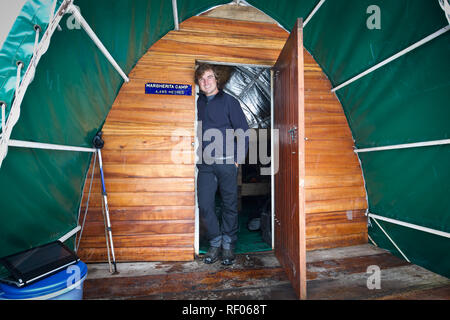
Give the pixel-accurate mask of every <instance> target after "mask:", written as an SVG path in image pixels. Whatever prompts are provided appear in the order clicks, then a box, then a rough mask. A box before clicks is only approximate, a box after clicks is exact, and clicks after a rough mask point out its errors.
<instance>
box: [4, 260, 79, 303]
mask: <svg viewBox="0 0 450 320" xmlns="http://www.w3.org/2000/svg"><path fill="white" fill-rule="evenodd" d="M86 276H87V266H86V264H85V263H84V262H82V261H78V263H76V264H73V265H70V266H68V267H67V268H65V269H63V270H61V271H58V272H57V273H55V274H53V275H51V276H49V277H46V278H44V279H42V280H40V281H37V282H34V283H32V284H30V285H27V286H24V287H21V288H19V287H16V286H15V285H8V284H4V283H0V299H2V300H5V299H6V300H27V299H33V300H81V299H83V283H84V280H85V279H86Z"/></svg>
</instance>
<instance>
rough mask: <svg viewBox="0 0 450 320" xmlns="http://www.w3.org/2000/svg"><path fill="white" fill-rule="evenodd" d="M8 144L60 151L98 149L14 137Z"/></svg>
mask: <svg viewBox="0 0 450 320" xmlns="http://www.w3.org/2000/svg"><path fill="white" fill-rule="evenodd" d="M8 146H10V147H19V148H34V149H46V150H60V151H80V152H95V151H96V149H94V148H85V147H72V146H65V145H59V144H50V143H40V142H32V141H21V140H13V139H10V140H9V141H8Z"/></svg>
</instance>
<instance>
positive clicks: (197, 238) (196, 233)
mask: <svg viewBox="0 0 450 320" xmlns="http://www.w3.org/2000/svg"><path fill="white" fill-rule="evenodd" d="M198 63H207V64H213V65H223V66H251V67H256V68H267V69H269V71H270V136H271V137H273V136H274V135H273V130H274V128H273V124H274V123H273V108H274V103H273V70H272V68H273V65H268V64H251V63H237V62H222V61H214V60H201V59H198V60H195V64H198ZM194 92H195V95H197V93H198V85H195V90H194ZM194 104H195V111H194V112H195V120H194V122H195V123H194V141H195V142H194V152H195V150H196V149H197V148H198V141H197V99H195V102H194ZM273 151H274V143H273V139H272V138H271V139H270V154H271V161H270V183H271V184H270V200H271V214H270V216H271V233H272V244H271V246H272V250H274V249H275V225H274V223H275V206H274V203H275V178H274V166H273V161H272V159H273V156H272V155H273V154H274V153H273ZM194 167H195V169H194V170H195V172H194V190H195V192H194V196H195V209H194V210H195V225H194V254H195V255H197V256H198V255H199V254H200V216H199V212H198V200H197V174H198V169H197V166H196V165H195V163H194Z"/></svg>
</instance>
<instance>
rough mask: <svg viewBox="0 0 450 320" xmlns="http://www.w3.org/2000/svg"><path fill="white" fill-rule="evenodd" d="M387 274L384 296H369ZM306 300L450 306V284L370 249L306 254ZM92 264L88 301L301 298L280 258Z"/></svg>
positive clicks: (378, 291)
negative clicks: (374, 269)
mask: <svg viewBox="0 0 450 320" xmlns="http://www.w3.org/2000/svg"><path fill="white" fill-rule="evenodd" d="M369 266H378V267H379V268H380V275H381V278H380V287H381V288H380V289H372V290H370V289H368V287H367V282H368V279H369V277H370V276H371V275H373V273H367V270H368V267H369ZM307 270H308V272H307V294H308V299H312V300H330V299H332V300H351V299H356V300H360V299H395V300H398V299H413V300H435V299H438V300H450V279H448V278H446V277H443V276H440V275H437V274H435V273H432V272H430V271H428V270H425V269H423V268H421V267H419V266H416V265H413V264H410V263H407V262H406V261H404V260H402V259H399V258H397V257H395V256H393V255H392V254H390V253H389V252H387V251H385V250H382V249H380V248H377V247H374V246H372V245H370V244H364V245H357V246H351V247H343V248H334V249H323V250H316V251H311V252H308V253H307ZM118 271H119V274H118V275H111V274H110V273H109V267H108V264H104V263H102V264H88V276H87V279H86V281H85V282H84V299H120V300H128V299H133V300H135V299H139V300H148V299H151V300H162V299H164V300H181V299H183V300H224V299H225V300H230V299H249V300H292V299H296V296H295V293H294V291H293V289H292V287H291V285H290V283H289V281H288V279H287V276H286V274H285V272H284V270H283V269H282V268H281V266H280V265H279V263H278V261H277V260H276V258H275V256H274V254H273V252H263V253H252V254H242V255H238V257H237V260H236V263H235V264H234V265H233V266H231V267H225V266H222V265H221V264H220V263H219V262H216V263H215V264H213V265H206V264H204V263H203V261H202V257H197V258H196V259H195V260H194V261H190V262H139V263H120V264H118Z"/></svg>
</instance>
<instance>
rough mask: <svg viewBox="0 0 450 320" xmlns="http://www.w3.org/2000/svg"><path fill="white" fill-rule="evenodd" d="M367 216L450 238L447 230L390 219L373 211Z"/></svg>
mask: <svg viewBox="0 0 450 320" xmlns="http://www.w3.org/2000/svg"><path fill="white" fill-rule="evenodd" d="M368 216H369V217H371V218H374V219H378V220H383V221H386V222H390V223H393V224H398V225H400V226H403V227H407V228H411V229H415V230H420V231H424V232H428V233H432V234H435V235H438V236H441V237H445V238H450V233H448V232H444V231H440V230H435V229H431V228H427V227H422V226H419V225H417V224H412V223H408V222H403V221H400V220H396V219H391V218H386V217H382V216H379V215H376V214H373V213H369V214H368Z"/></svg>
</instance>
